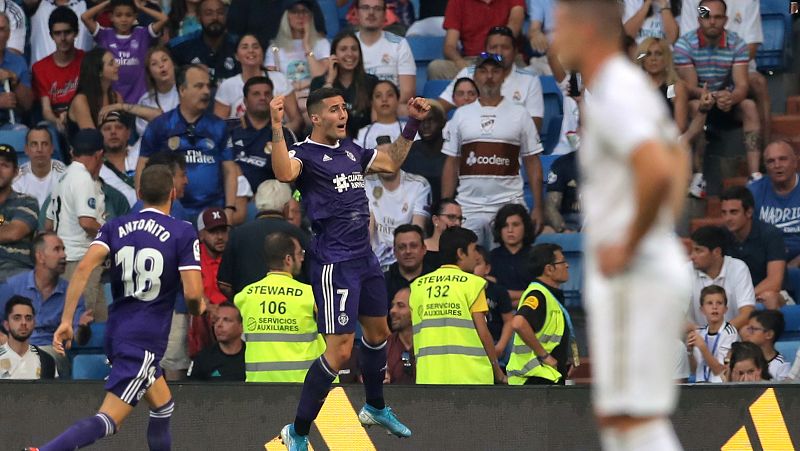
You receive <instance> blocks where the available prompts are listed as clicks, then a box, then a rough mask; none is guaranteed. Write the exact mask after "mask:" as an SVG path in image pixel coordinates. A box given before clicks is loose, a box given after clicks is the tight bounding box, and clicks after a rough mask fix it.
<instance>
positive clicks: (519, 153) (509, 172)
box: [442, 98, 542, 212]
mask: <svg viewBox="0 0 800 451" xmlns="http://www.w3.org/2000/svg"><path fill="white" fill-rule="evenodd" d="M527 117H528V113H527V111H526V110H525V108H523V107H522V106H520V105H517V104H515V103H513V102H510V101H508V100H507V99H505V98H503V100H502V101H500V103H499V104H498V105H497V106H496V107H490V106H482V105H481V103H480V100H477V101H475V102H473V103H470V104H468V105H464V106H462V107H461V108H459V109H457V110H456V112H455V114H454V115H453V118H452V119H450V121H449V122H448V124H447V127H446V128H445V131H444V145H443V146H442V153H443V154H445V155H447V156H451V157H458V158H459V160H460V163H459V178H458V195H457V196H456V200H457V201H458V203H460V204H461V207H462V208H464V210H470V211H474V212H480V211H483V212H495V211H497V207H498V206H502V205H505V204H507V203H511V202H512V201H514V200H515V199H519V198H520V197H522V186H523V184H522V178H521V177H520V170H519V166H520V160H521V157H527V156H530V155H535V154H538V153H540V152H542V142H541V140H540V139H539V134H538V133H537V132H536V126H535V125H534V124H533V121H531V120H524V119H527Z"/></svg>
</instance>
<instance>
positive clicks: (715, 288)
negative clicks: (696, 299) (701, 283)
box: [700, 285, 728, 307]
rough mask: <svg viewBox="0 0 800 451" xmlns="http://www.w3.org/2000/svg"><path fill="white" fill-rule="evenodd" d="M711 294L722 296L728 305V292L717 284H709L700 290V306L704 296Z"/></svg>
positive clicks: (704, 298)
mask: <svg viewBox="0 0 800 451" xmlns="http://www.w3.org/2000/svg"><path fill="white" fill-rule="evenodd" d="M712 294H718V295H720V296H722V301H723V302H725V305H728V293H726V292H725V289H724V288H722V287H721V286H719V285H709V286H707V287H705V288H703V289H702V290H700V307H702V306H703V303H704V302H705V300H706V296H710V295H712Z"/></svg>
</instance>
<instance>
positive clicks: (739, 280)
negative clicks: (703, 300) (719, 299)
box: [686, 256, 756, 324]
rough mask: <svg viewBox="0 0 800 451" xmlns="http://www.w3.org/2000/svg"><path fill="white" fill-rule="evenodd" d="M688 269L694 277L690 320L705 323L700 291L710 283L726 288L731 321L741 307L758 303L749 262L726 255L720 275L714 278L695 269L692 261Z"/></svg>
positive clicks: (727, 313)
mask: <svg viewBox="0 0 800 451" xmlns="http://www.w3.org/2000/svg"><path fill="white" fill-rule="evenodd" d="M686 269H687V271H688V272H689V273H690V274H691V277H692V299H691V304H690V305H689V310H688V312H689V315H688V319H689V321H692V322H694V323H695V324H703V323H705V321H706V319H705V317H704V316H703V313H702V312H701V311H700V292H701V291H703V288H705V287H707V286H709V285H719V286H721V287H722V288H724V289H725V295H726V296H727V298H728V311H727V312H726V313H725V321H731V320H733V319H734V318H736V316H737V315H738V314H739V309H741V308H742V307H745V306H748V305H749V306H753V307H755V305H756V294H755V291H754V290H753V279H751V278H750V270H749V269H748V268H747V264H746V263H745V262H743V261H741V260H739V259H738V258H733V257H728V256H726V257H725V259H724V260H723V262H722V269H721V270H720V272H719V275H718V276H717V277H716V278H714V279H712V278H711V277H709V276H708V275H707V274H706V273H704V272H702V271H698V270H696V269H694V267H693V266H692V262H688V263H687V264H686Z"/></svg>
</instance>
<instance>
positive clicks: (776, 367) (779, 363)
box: [769, 352, 792, 382]
mask: <svg viewBox="0 0 800 451" xmlns="http://www.w3.org/2000/svg"><path fill="white" fill-rule="evenodd" d="M791 369H792V364H791V363H789V362H787V361H786V358H784V357H783V355H782V354H781V353H780V352H779V353H777V354H776V355H775V357H774V358H773V359H772V360H770V361H769V374H770V375H771V376H772V380H773V381H774V382H781V381H783V380H785V379H786V378H788V377H789V372H790V371H791Z"/></svg>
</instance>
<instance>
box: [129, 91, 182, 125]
mask: <svg viewBox="0 0 800 451" xmlns="http://www.w3.org/2000/svg"><path fill="white" fill-rule="evenodd" d="M179 102H180V98H179V97H178V88H177V87H175V86H173V87H172V89H170V90H169V91H168V92H165V93H163V94H162V93H160V92H159V93H157V94H155V95H154V94H153V93H152V92H146V93H145V94H144V95H143V96H142V98H141V99H139V105H142V106H147V107H151V108H158V109H160V110H161V111H162V112H167V111H170V110H174V109H175V108H177V107H178V103H179ZM149 123H150V122H149V121H146V120H144V119H142V118H141V117H137V118H136V132H137V133H139V136H140V137H141V136H144V129H146V128H147V124H149Z"/></svg>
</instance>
